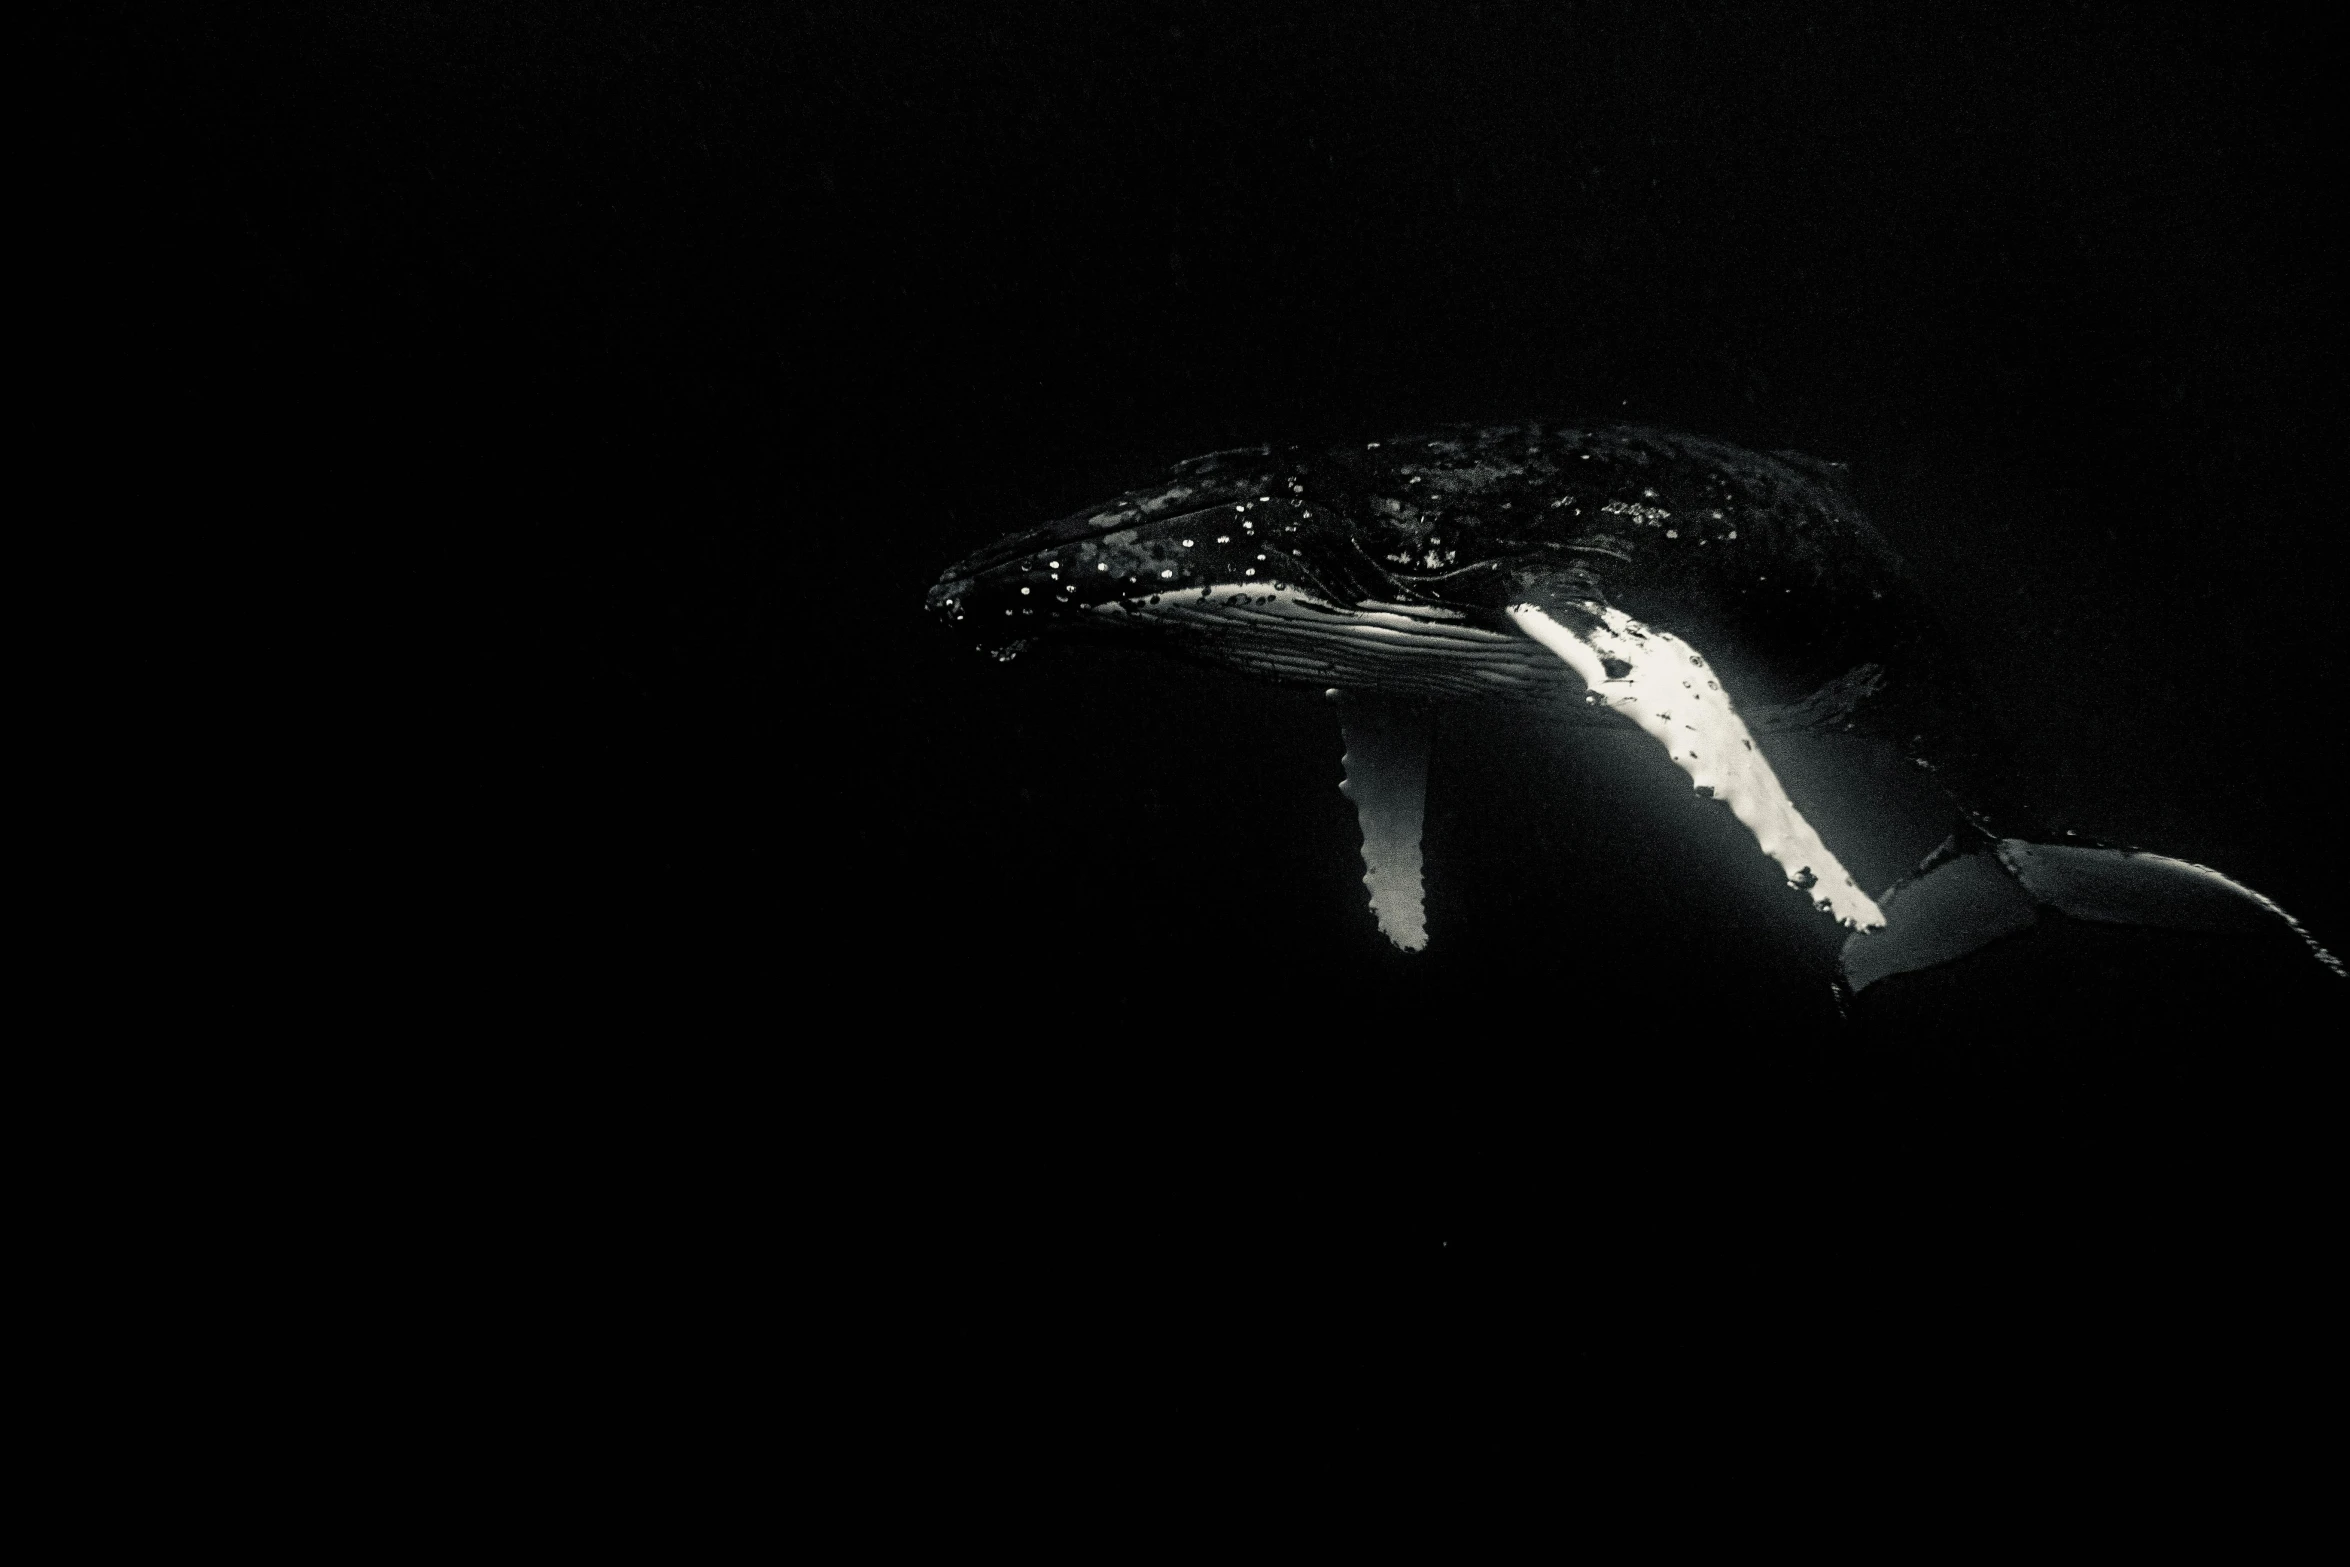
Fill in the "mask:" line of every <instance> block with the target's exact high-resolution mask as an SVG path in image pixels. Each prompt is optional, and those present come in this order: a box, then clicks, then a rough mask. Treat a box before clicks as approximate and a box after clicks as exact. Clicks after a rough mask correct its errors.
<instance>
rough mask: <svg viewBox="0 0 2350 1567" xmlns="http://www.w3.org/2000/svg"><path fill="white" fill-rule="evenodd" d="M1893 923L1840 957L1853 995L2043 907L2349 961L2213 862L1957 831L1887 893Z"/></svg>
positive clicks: (1967, 949) (1986, 941)
mask: <svg viewBox="0 0 2350 1567" xmlns="http://www.w3.org/2000/svg"><path fill="white" fill-rule="evenodd" d="M1882 904H1883V908H1884V912H1885V920H1886V923H1885V926H1884V928H1883V929H1881V930H1873V931H1863V932H1859V933H1856V934H1855V935H1853V936H1851V937H1850V938H1849V939H1847V940H1846V942H1845V943H1844V950H1843V954H1842V967H1843V971H1844V979H1845V983H1846V984H1847V985H1849V986H1850V987H1851V989H1852V991H1853V992H1854V993H1855V994H1858V993H1859V992H1861V991H1863V990H1866V989H1867V988H1868V987H1870V986H1871V985H1874V984H1876V983H1878V982H1880V981H1882V980H1886V979H1890V978H1892V977H1894V976H1896V975H1900V974H1909V973H1915V972H1918V971H1920V970H1924V969H1929V968H1936V967H1940V966H1941V965H1943V964H1946V963H1950V962H1953V961H1955V960H1957V959H1960V958H1964V957H1966V956H1968V955H1969V954H1971V953H1974V952H1976V951H1978V950H1980V949H1982V948H1984V947H1987V946H1989V945H1990V944H1991V943H1993V942H1995V941H1998V940H1999V939H2001V938H2002V937H2006V936H2011V935H2014V934H2017V933H2019V932H2022V931H2025V930H2028V929H2030V928H2032V927H2033V926H2035V925H2037V924H2039V923H2040V921H2041V919H2042V916H2043V913H2044V911H2053V912H2054V913H2055V914H2057V915H2060V916H2062V917H2064V918H2065V919H2068V920H2074V921H2081V922H2084V923H2087V924H2090V925H2100V926H2117V927H2135V928H2138V929H2141V930H2153V931H2173V932H2181V933H2189V934H2194V935H2203V936H2218V937H2251V938H2259V937H2262V936H2269V937H2275V936H2280V935H2285V934H2290V935H2291V936H2293V937H2295V938H2297V939H2298V940H2299V941H2300V942H2301V943H2302V944H2303V945H2304V946H2306V947H2307V949H2308V951H2309V953H2310V954H2311V955H2312V956H2314V957H2315V958H2316V959H2317V961H2318V962H2319V963H2320V964H2322V965H2323V966H2324V967H2325V968H2327V969H2328V970H2330V971H2331V972H2332V973H2333V975H2334V976H2335V977H2337V978H2340V977H2344V973H2343V967H2342V963H2341V961H2340V960H2339V959H2338V958H2336V957H2335V956H2334V955H2333V954H2332V953H2331V952H2328V951H2327V950H2326V949H2325V948H2324V947H2323V946H2321V945H2319V944H2318V942H2317V941H2316V940H2315V939H2314V938H2312V937H2311V936H2310V935H2309V933H2308V932H2307V931H2306V930H2304V929H2303V928H2302V927H2301V924H2300V922H2299V921H2297V920H2295V919H2294V918H2293V917H2292V916H2291V915H2290V914H2287V913H2286V912H2285V911H2284V910H2283V909H2282V908H2280V907H2279V906H2278V905H2277V904H2276V903H2275V902H2274V901H2273V900H2271V899H2269V898H2266V897H2263V896H2262V895H2261V894H2259V893H2257V892H2255V891H2253V890H2252V889H2251V888H2249V887H2246V886H2244V885H2243V884H2242V883H2240V882H2237V881H2234V880H2232V879H2230V878H2229V877H2227V876H2224V875H2222V874H2221V873H2219V872H2218V871H2215V870H2212V869H2211V868H2210V867H2208V866H2203V865H2196V864H2194V863H2192V862H2190V861H2187V860H2179V859H2173V858H2171V857H2170V856H2168V855H2161V854H2148V853H2143V852H2140V851H2137V850H2129V849H2117V848H2108V847H2102V846H2088V845H2074V844H2056V843H2035V842H2031V841H2028V840H2026V839H2022V838H1993V837H1990V836H1989V835H1987V834H1986V835H1981V836H1980V837H1979V839H1978V841H1976V842H1972V843H1968V844H1964V845H1962V844H1961V842H1960V840H1959V839H1958V838H1957V837H1956V836H1954V837H1952V838H1951V839H1949V840H1947V841H1945V842H1944V843H1943V845H1942V846H1941V847H1940V848H1938V849H1936V850H1935V851H1934V852H1933V853H1932V854H1930V855H1928V856H1927V857H1926V859H1925V860H1924V861H1923V862H1922V863H1921V864H1920V865H1919V866H1918V869H1917V870H1916V872H1914V873H1913V874H1912V875H1910V876H1909V877H1907V878H1905V879H1904V880H1902V881H1901V882H1899V883H1898V884H1896V885H1895V886H1894V887H1893V888H1892V889H1890V890H1889V891H1888V892H1887V893H1886V894H1885V895H1884V897H1883V899H1882Z"/></svg>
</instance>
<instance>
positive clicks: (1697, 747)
mask: <svg viewBox="0 0 2350 1567" xmlns="http://www.w3.org/2000/svg"><path fill="white" fill-rule="evenodd" d="M1588 613H1589V615H1590V618H1591V620H1592V626H1591V629H1589V630H1588V631H1577V630H1575V629H1573V628H1571V627H1569V626H1566V625H1562V624H1561V623H1560V622H1559V621H1557V620H1555V619H1553V618H1552V617H1551V616H1549V615H1548V614H1546V613H1544V612H1543V610H1542V609H1540V608H1539V607H1538V606H1536V605H1533V604H1520V605H1517V606H1516V607H1514V608H1512V609H1511V610H1510V611H1509V616H1510V619H1511V620H1512V621H1514V622H1515V623H1516V624H1517V627H1518V629H1519V630H1520V631H1523V632H1524V633H1525V634H1526V635H1527V636H1529V637H1531V638H1533V639H1534V640H1535V641H1536V642H1539V643H1541V644H1542V645H1543V646H1544V647H1546V648H1548V649H1550V651H1551V652H1553V653H1555V654H1557V655H1558V657H1559V659H1560V660H1561V661H1562V662H1564V663H1565V664H1566V665H1567V667H1568V668H1570V669H1572V670H1574V671H1575V673H1576V674H1578V675H1580V676H1582V677H1583V683H1584V684H1585V685H1587V686H1589V687H1590V688H1591V694H1592V696H1593V698H1594V699H1595V700H1598V701H1601V702H1604V703H1606V704H1607V705H1608V706H1609V707H1611V708H1614V709H1615V710H1616V711H1617V712H1619V713H1622V714H1623V715H1624V716H1625V717H1627V718H1629V719H1631V720H1632V721H1633V722H1634V723H1636V724H1638V725H1639V726H1640V727H1641V728H1642V729H1644V730H1646V731H1647V732H1648V733H1649V734H1650V735H1651V736H1653V737H1654V738H1655V739H1656V740H1657V742H1658V743H1659V744H1661V745H1663V746H1664V748H1665V752H1666V754H1667V755H1669V756H1670V757H1672V759H1673V762H1674V765H1675V766H1677V767H1679V768H1680V769H1681V770H1682V771H1683V772H1685V773H1687V774H1688V775H1689V779H1690V782H1691V783H1692V784H1694V785H1695V786H1696V788H1697V789H1698V791H1699V792H1700V793H1703V794H1709V795H1712V796H1713V797H1714V798H1715V799H1718V800H1720V801H1721V802H1722V803H1723V804H1725V805H1727V806H1729V808H1730V811H1731V813H1732V814H1733V815H1735V816H1736V817H1737V818H1738V820H1739V821H1741V822H1743V823H1745V825H1746V828H1747V830H1748V831H1749V832H1751V833H1753V834H1754V839H1755V842H1756V843H1758V844H1760V845H1761V846H1762V851H1763V852H1764V853H1765V854H1767V855H1769V856H1770V857H1771V858H1772V859H1774V860H1776V861H1778V862H1779V866H1780V868H1781V869H1783V870H1784V871H1786V873H1787V882H1788V885H1789V886H1792V887H1795V888H1797V889H1799V890H1800V891H1802V892H1804V893H1806V894H1807V895H1808V896H1809V897H1810V898H1811V900H1812V902H1813V904H1814V905H1815V906H1816V907H1818V908H1819V909H1821V910H1822V911H1824V912H1826V913H1829V914H1832V915H1834V916H1835V917H1836V918H1837V920H1838V921H1840V922H1841V923H1843V924H1845V925H1847V926H1850V927H1852V928H1853V929H1856V930H1874V929H1876V928H1878V927H1879V926H1881V925H1883V924H1884V923H1885V916H1884V914H1883V912H1882V911H1881V910H1879V909H1878V907H1877V905H1876V903H1875V901H1874V900H1872V899H1871V898H1870V897H1869V895H1868V894H1867V893H1865V892H1863V891H1862V890H1861V889H1860V886H1859V884H1858V883H1856V882H1855V881H1854V880H1853V879H1852V876H1851V875H1850V873H1848V872H1847V871H1846V870H1845V869H1844V867H1843V865H1842V864H1841V863H1839V862H1838V861H1837V859H1836V856H1835V855H1834V854H1832V853H1830V852H1829V850H1828V846H1827V845H1826V844H1824V843H1822V842H1821V841H1820V835H1819V834H1818V833H1817V832H1815V831H1813V830H1812V825H1811V823H1809V822H1807V821H1805V820H1804V818H1803V813H1802V812H1801V811H1798V810H1797V809H1796V808H1795V803H1794V802H1793V801H1792V800H1790V799H1788V798H1787V791H1786V790H1785V789H1784V788H1783V787H1781V786H1780V783H1779V778H1778V775H1777V774H1776V773H1774V772H1772V771H1771V764H1770V762H1769V761H1768V760H1767V759H1766V758H1765V757H1764V756H1763V754H1762V752H1761V751H1760V750H1759V749H1757V748H1756V746H1755V743H1754V737H1753V736H1752V735H1751V734H1749V733H1748V732H1747V728H1746V722H1745V720H1743V719H1741V718H1740V717H1739V716H1738V710H1737V709H1736V708H1735V707H1734V706H1732V705H1731V702H1730V694H1729V693H1728V692H1726V691H1724V690H1722V689H1721V685H1720V682H1719V681H1717V680H1716V679H1715V678H1714V675H1713V671H1712V670H1711V668H1710V667H1709V666H1708V665H1707V664H1706V661H1705V658H1704V656H1703V655H1702V654H1700V653H1699V652H1698V651H1697V650H1696V649H1695V648H1693V647H1691V646H1690V645H1689V644H1688V643H1686V642H1684V641H1682V640H1681V639H1680V638H1679V637H1676V636H1674V635H1673V634H1672V633H1671V632H1668V631H1658V630H1655V629H1654V628H1652V627H1648V626H1644V625H1641V624H1640V623H1639V622H1638V621H1636V620H1633V619H1632V618H1631V617H1630V616H1628V615H1626V614H1625V613H1624V612H1623V611H1621V610H1618V609H1611V608H1607V607H1605V606H1602V605H1597V604H1594V605H1592V606H1590V608H1589V611H1588Z"/></svg>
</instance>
